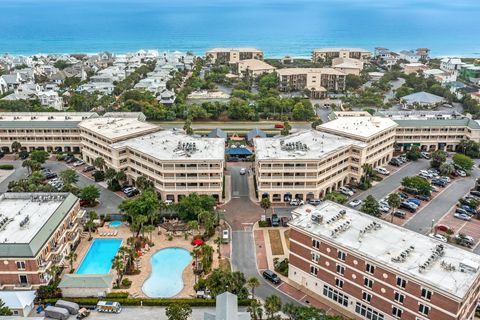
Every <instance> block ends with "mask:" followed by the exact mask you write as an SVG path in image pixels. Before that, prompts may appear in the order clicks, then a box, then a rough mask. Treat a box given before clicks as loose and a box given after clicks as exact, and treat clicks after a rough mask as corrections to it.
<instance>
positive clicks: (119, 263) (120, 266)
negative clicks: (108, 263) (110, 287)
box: [112, 255, 125, 287]
mask: <svg viewBox="0 0 480 320" xmlns="http://www.w3.org/2000/svg"><path fill="white" fill-rule="evenodd" d="M112 268H113V269H115V271H117V287H120V284H121V283H122V278H123V275H124V274H125V263H124V262H123V258H122V257H120V256H118V255H117V256H115V257H114V258H113V259H112Z"/></svg>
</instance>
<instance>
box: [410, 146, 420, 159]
mask: <svg viewBox="0 0 480 320" xmlns="http://www.w3.org/2000/svg"><path fill="white" fill-rule="evenodd" d="M421 156H422V154H421V153H420V149H419V148H418V147H415V146H414V147H411V148H410V150H408V151H407V158H408V159H410V160H413V161H417V160H418V159H420V157H421Z"/></svg>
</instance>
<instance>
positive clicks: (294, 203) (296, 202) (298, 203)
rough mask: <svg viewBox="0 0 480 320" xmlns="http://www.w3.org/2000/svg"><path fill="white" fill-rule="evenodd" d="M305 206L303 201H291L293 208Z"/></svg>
mask: <svg viewBox="0 0 480 320" xmlns="http://www.w3.org/2000/svg"><path fill="white" fill-rule="evenodd" d="M303 204H304V202H303V200H299V199H293V200H292V201H290V205H291V206H303Z"/></svg>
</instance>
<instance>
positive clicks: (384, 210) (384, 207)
mask: <svg viewBox="0 0 480 320" xmlns="http://www.w3.org/2000/svg"><path fill="white" fill-rule="evenodd" d="M378 210H380V212H388V211H390V208H389V207H387V206H384V205H380V206H378Z"/></svg>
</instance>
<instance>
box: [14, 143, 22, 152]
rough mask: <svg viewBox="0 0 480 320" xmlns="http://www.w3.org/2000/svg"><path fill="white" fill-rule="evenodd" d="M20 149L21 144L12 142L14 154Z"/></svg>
mask: <svg viewBox="0 0 480 320" xmlns="http://www.w3.org/2000/svg"><path fill="white" fill-rule="evenodd" d="M21 148H22V144H21V143H20V142H18V141H13V142H12V150H13V152H15V153H18V151H19V150H20V149H21Z"/></svg>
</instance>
